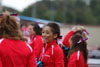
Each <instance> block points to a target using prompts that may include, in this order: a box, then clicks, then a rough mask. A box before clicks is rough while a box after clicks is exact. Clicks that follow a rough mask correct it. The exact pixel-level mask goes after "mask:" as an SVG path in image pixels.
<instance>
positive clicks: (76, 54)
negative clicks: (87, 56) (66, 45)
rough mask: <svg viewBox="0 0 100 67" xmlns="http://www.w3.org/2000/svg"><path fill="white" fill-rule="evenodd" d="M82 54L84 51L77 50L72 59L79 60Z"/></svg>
mask: <svg viewBox="0 0 100 67" xmlns="http://www.w3.org/2000/svg"><path fill="white" fill-rule="evenodd" d="M81 56H82V52H81V51H79V50H78V51H76V52H74V53H72V54H71V56H70V58H71V59H75V60H79V58H80V57H81Z"/></svg>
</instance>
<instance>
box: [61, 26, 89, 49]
mask: <svg viewBox="0 0 100 67" xmlns="http://www.w3.org/2000/svg"><path fill="white" fill-rule="evenodd" d="M74 34H81V35H82V36H83V37H84V38H86V37H88V35H89V33H88V32H87V31H86V29H85V28H84V27H83V26H74V27H73V28H72V29H71V30H70V31H69V32H68V34H67V35H66V36H65V37H64V39H63V41H62V43H63V45H65V46H66V47H68V48H70V42H69V39H70V38H71V36H73V35H74Z"/></svg>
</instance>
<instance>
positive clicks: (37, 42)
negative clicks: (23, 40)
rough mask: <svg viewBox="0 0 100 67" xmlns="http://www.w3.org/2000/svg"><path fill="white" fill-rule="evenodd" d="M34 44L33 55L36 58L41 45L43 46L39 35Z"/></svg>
mask: <svg viewBox="0 0 100 67" xmlns="http://www.w3.org/2000/svg"><path fill="white" fill-rule="evenodd" d="M34 44H35V46H34V51H35V55H36V57H37V58H38V57H39V55H40V53H41V50H42V47H43V42H42V38H41V37H39V38H36V40H35V43H34Z"/></svg>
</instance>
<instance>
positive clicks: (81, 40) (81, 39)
mask: <svg viewBox="0 0 100 67" xmlns="http://www.w3.org/2000/svg"><path fill="white" fill-rule="evenodd" d="M86 40H88V38H85V39H83V38H80V39H79V41H78V42H77V43H78V44H79V43H82V42H83V41H86Z"/></svg>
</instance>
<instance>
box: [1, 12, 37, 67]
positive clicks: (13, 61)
mask: <svg viewBox="0 0 100 67" xmlns="http://www.w3.org/2000/svg"><path fill="white" fill-rule="evenodd" d="M16 16H17V14H11V13H9V12H5V13H3V14H0V19H1V21H0V67H37V65H36V60H35V55H34V53H33V50H32V48H31V47H30V46H29V45H28V44H27V43H26V42H25V41H27V39H26V38H24V36H23V35H22V34H21V32H20V28H19V25H18V22H17V21H16Z"/></svg>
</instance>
